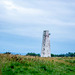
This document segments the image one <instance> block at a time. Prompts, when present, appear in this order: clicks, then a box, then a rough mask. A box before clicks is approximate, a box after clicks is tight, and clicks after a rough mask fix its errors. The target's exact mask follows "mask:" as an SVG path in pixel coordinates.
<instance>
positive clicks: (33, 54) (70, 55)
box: [4, 52, 75, 57]
mask: <svg viewBox="0 0 75 75" xmlns="http://www.w3.org/2000/svg"><path fill="white" fill-rule="evenodd" d="M4 54H11V52H6V53H4ZM26 56H39V57H40V54H36V53H27V54H26ZM51 57H75V52H74V53H72V52H68V53H66V54H51Z"/></svg>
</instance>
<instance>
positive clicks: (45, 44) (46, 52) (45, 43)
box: [41, 30, 51, 57]
mask: <svg viewBox="0 0 75 75" xmlns="http://www.w3.org/2000/svg"><path fill="white" fill-rule="evenodd" d="M49 35H50V34H49V31H48V30H45V31H44V32H43V40H42V51H41V57H51V53H50V40H49Z"/></svg>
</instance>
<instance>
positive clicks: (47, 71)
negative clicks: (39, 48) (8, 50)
mask: <svg viewBox="0 0 75 75" xmlns="http://www.w3.org/2000/svg"><path fill="white" fill-rule="evenodd" d="M0 75H75V57H51V58H41V57H32V56H21V55H11V54H0Z"/></svg>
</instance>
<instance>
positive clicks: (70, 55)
mask: <svg viewBox="0 0 75 75" xmlns="http://www.w3.org/2000/svg"><path fill="white" fill-rule="evenodd" d="M51 57H75V52H74V53H71V52H68V53H66V54H51Z"/></svg>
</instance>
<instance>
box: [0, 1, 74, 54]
mask: <svg viewBox="0 0 75 75" xmlns="http://www.w3.org/2000/svg"><path fill="white" fill-rule="evenodd" d="M44 30H49V32H50V33H51V35H50V47H51V53H53V54H63V53H68V52H75V0H0V53H3V52H14V53H20V54H26V53H28V52H34V53H41V48H42V36H43V31H44Z"/></svg>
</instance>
